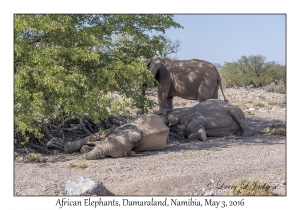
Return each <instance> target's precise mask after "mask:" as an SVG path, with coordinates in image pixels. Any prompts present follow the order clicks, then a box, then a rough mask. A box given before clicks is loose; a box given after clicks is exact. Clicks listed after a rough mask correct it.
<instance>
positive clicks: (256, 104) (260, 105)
mask: <svg viewBox="0 0 300 210" xmlns="http://www.w3.org/2000/svg"><path fill="white" fill-rule="evenodd" d="M253 105H254V106H258V107H264V106H265V104H264V103H261V102H259V101H255V102H254V103H253Z"/></svg>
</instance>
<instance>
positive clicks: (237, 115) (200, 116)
mask: <svg viewBox="0 0 300 210" xmlns="http://www.w3.org/2000/svg"><path fill="white" fill-rule="evenodd" d="M156 114H158V115H159V116H160V117H161V118H162V119H163V121H164V122H165V124H166V125H167V126H168V127H169V129H170V132H174V133H177V134H179V135H181V136H184V137H186V138H188V139H199V140H206V138H207V136H211V137H213V136H216V137H223V136H228V135H230V134H235V135H240V134H242V135H243V136H251V135H254V132H253V131H252V130H251V129H250V127H249V125H248V124H247V122H246V121H245V115H244V113H243V112H242V110H241V109H240V108H238V107H237V106H233V105H231V104H229V103H227V102H225V101H222V100H218V99H209V100H206V101H203V102H200V103H198V104H196V105H195V106H193V107H185V108H176V109H162V110H160V111H158V112H157V113H156Z"/></svg>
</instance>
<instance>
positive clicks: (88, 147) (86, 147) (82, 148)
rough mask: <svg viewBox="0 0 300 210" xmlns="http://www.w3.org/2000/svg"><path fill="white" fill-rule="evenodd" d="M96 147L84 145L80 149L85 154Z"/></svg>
mask: <svg viewBox="0 0 300 210" xmlns="http://www.w3.org/2000/svg"><path fill="white" fill-rule="evenodd" d="M93 149H94V147H93V146H89V145H84V146H82V147H81V149H80V153H81V154H83V153H87V152H90V151H92V150H93Z"/></svg>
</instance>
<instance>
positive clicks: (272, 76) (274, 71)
mask: <svg viewBox="0 0 300 210" xmlns="http://www.w3.org/2000/svg"><path fill="white" fill-rule="evenodd" d="M220 75H221V78H222V83H223V84H225V85H228V86H233V85H236V86H247V85H250V84H252V85H254V86H256V87H258V86H263V85H268V84H270V83H272V82H275V83H278V82H279V81H284V82H285V81H286V68H285V66H282V65H280V64H278V63H277V62H275V61H270V62H267V61H266V57H265V56H262V55H251V56H242V57H241V58H240V59H239V60H238V61H236V62H226V63H225V65H224V66H223V68H222V69H221V71H220Z"/></svg>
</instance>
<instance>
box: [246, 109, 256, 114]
mask: <svg viewBox="0 0 300 210" xmlns="http://www.w3.org/2000/svg"><path fill="white" fill-rule="evenodd" d="M244 114H245V115H255V113H254V112H252V111H250V110H246V111H244Z"/></svg>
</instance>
